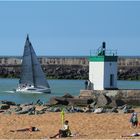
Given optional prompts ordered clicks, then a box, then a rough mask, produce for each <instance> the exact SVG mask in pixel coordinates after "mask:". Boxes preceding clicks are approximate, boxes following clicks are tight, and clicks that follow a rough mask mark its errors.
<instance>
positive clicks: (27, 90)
mask: <svg viewBox="0 0 140 140" xmlns="http://www.w3.org/2000/svg"><path fill="white" fill-rule="evenodd" d="M16 92H21V93H51V89H50V88H35V87H25V88H20V87H18V88H17V89H16Z"/></svg>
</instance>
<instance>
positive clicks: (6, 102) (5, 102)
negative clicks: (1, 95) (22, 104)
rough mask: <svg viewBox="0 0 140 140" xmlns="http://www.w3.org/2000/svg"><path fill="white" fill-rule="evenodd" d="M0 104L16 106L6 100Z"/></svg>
mask: <svg viewBox="0 0 140 140" xmlns="http://www.w3.org/2000/svg"><path fill="white" fill-rule="evenodd" d="M1 103H2V104H7V105H16V103H15V102H12V101H6V100H4V101H1Z"/></svg>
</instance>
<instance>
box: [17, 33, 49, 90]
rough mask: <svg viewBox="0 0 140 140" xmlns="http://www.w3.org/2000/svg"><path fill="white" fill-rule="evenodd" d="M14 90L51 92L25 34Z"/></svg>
mask: <svg viewBox="0 0 140 140" xmlns="http://www.w3.org/2000/svg"><path fill="white" fill-rule="evenodd" d="M16 92H23V93H51V89H50V86H49V83H48V82H47V80H46V77H45V74H44V73H43V70H42V68H41V65H40V63H39V61H38V59H37V56H36V53H35V51H34V49H33V46H32V44H31V42H30V40H29V36H28V35H27V38H26V42H25V46H24V53H23V59H22V66H21V76H20V80H19V84H18V87H17V89H16Z"/></svg>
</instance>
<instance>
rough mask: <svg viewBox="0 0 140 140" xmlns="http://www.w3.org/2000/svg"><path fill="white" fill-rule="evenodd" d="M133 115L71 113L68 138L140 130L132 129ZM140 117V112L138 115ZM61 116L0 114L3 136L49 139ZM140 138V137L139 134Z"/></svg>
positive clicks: (116, 136) (106, 136)
mask: <svg viewBox="0 0 140 140" xmlns="http://www.w3.org/2000/svg"><path fill="white" fill-rule="evenodd" d="M130 115H131V114H121V113H103V114H94V113H67V114H65V119H67V120H69V125H70V129H71V131H72V133H76V135H75V136H73V137H70V138H68V139H120V136H121V135H124V134H131V133H134V132H140V127H138V128H135V129H134V128H131V127H130V123H129V118H130ZM138 118H139V120H140V115H139V114H138ZM30 126H35V127H37V128H39V129H40V131H37V132H28V131H26V132H10V130H15V129H20V128H27V127H30ZM61 126H62V124H61V115H60V112H57V113H50V112H49V113H46V114H42V115H14V114H13V115H4V114H0V139H45V138H46V139H47V138H49V137H50V136H52V135H54V134H56V133H57V132H58V129H59V128H61ZM136 138H140V137H136Z"/></svg>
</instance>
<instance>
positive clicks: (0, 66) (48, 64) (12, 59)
mask: <svg viewBox="0 0 140 140" xmlns="http://www.w3.org/2000/svg"><path fill="white" fill-rule="evenodd" d="M38 59H39V61H40V63H41V65H42V68H43V71H44V72H45V73H46V75H47V77H48V78H50V79H51V78H53V79H88V68H89V62H88V57H86V56H41V57H38ZM21 62H22V57H17V56H1V57H0V76H1V77H17V78H18V77H19V75H20V69H21ZM118 79H120V80H140V57H139V56H138V57H119V58H118Z"/></svg>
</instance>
